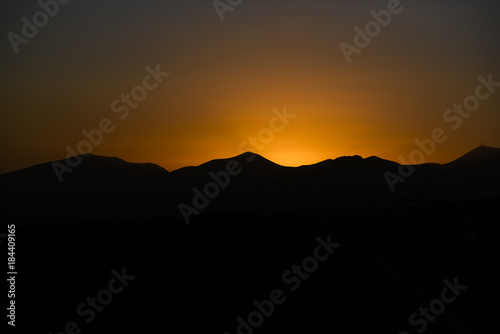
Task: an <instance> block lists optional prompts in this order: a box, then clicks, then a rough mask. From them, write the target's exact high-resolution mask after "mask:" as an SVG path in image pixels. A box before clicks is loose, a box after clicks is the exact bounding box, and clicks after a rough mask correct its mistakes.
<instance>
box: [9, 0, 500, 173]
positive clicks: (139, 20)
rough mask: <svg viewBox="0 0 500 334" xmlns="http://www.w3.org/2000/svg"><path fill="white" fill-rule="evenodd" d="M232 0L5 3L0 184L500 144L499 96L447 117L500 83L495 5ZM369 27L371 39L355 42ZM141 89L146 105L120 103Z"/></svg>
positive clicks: (442, 156) (440, 157) (454, 151)
mask: <svg viewBox="0 0 500 334" xmlns="http://www.w3.org/2000/svg"><path fill="white" fill-rule="evenodd" d="M61 2H64V1H62V0H61ZM231 2H232V3H233V4H235V6H230V5H228V3H229V2H228V1H227V0H222V1H219V2H218V4H219V5H218V6H219V7H218V8H219V9H216V7H215V5H214V1H213V0H203V1H202V0H190V1H180V0H175V1H166V0H163V1H160V0H142V1H131V0H120V1H118V0H107V1H103V0H101V1H97V0H86V1H82V0H80V1H79V0H72V1H69V2H68V3H66V4H58V7H59V8H55V6H54V3H55V2H54V0H42V1H41V3H42V4H44V3H47V4H48V5H47V6H48V7H47V6H45V7H47V8H49V9H48V10H47V11H49V12H51V16H49V15H45V16H44V14H40V13H38V14H37V12H39V11H41V10H42V8H41V6H40V4H39V3H38V2H37V1H22V2H20V1H16V0H6V1H4V3H3V9H2V12H1V14H0V27H1V32H2V33H3V36H4V37H3V39H2V42H1V43H0V57H1V65H0V66H1V68H2V76H1V78H0V88H1V93H0V97H1V99H2V108H1V111H0V133H1V141H0V154H1V157H2V158H1V159H0V173H6V172H10V171H14V170H17V169H21V168H26V167H29V166H31V165H34V164H38V163H44V162H49V161H53V160H59V159H64V158H66V157H67V156H68V154H69V155H71V153H68V152H75V154H78V148H80V149H81V150H82V152H80V153H83V151H89V152H91V153H93V154H97V155H103V156H115V157H119V158H121V159H124V160H126V161H130V162H153V163H156V164H159V165H160V166H162V167H164V168H165V169H167V170H170V171H171V170H174V169H177V168H180V167H183V166H189V165H199V164H202V163H204V162H206V161H209V160H212V159H216V158H229V157H233V156H236V155H238V154H240V153H242V152H241V151H242V148H243V149H244V150H252V151H254V152H256V153H259V154H261V155H262V156H264V157H266V158H268V159H270V160H272V161H274V162H276V163H279V164H281V165H286V166H298V165H304V164H312V163H316V162H319V161H322V160H326V159H330V158H332V159H333V158H336V157H338V156H345V155H361V156H363V157H368V156H372V155H376V156H379V157H381V158H384V159H389V160H393V161H397V162H401V161H399V160H398V159H400V157H404V158H409V157H410V156H411V154H412V152H414V151H415V150H423V149H421V148H419V147H418V146H417V144H416V143H415V140H420V141H424V142H426V140H427V143H428V146H427V149H428V151H427V153H429V154H427V153H426V154H425V162H439V163H446V162H449V161H451V160H453V159H455V158H458V157H459V156H461V155H463V154H465V153H466V152H468V151H470V150H472V149H473V148H475V147H477V146H479V145H480V144H485V145H487V146H493V147H500V131H498V130H499V125H500V112H499V111H500V87H498V88H496V90H495V88H494V87H490V88H491V89H492V91H489V90H488V89H487V88H486V87H484V85H483V87H482V88H479V92H480V94H481V96H482V97H483V98H482V99H481V100H479V99H478V98H475V99H474V98H472V99H468V100H467V101H468V102H469V103H471V107H470V108H472V109H473V111H471V112H467V113H466V115H467V117H465V116H462V115H464V114H459V113H458V112H455V111H453V112H449V113H447V110H448V109H449V108H453V106H454V105H455V104H462V103H464V100H466V99H467V97H469V96H475V94H477V89H478V85H480V84H481V82H480V81H479V80H478V77H480V76H482V77H483V78H484V79H485V80H488V76H490V79H491V80H490V81H494V82H500V63H499V61H498V59H500V43H499V39H498V33H499V32H500V21H499V20H498V13H499V9H500V4H499V3H498V2H496V1H489V0H488V1H485V0H470V1H469V0H467V1H466V0H462V1H460V0H453V1H451V0H443V1H430V0H413V1H410V0H402V1H400V2H399V4H398V1H396V0H391V1H378V0H376V1H374V0H370V1H368V0H363V1H347V0H339V1H333V0H330V1H327V0H303V1H297V0H287V1H284V0H280V1H278V0H252V1H250V0H247V1H240V2H239V1H236V0H233V1H231ZM238 3H239V4H238ZM216 4H217V3H216ZM223 6H229V7H225V8H226V10H224V11H223V10H222V9H220V8H223ZM228 8H229V9H230V10H228ZM388 8H390V9H391V11H389V9H388ZM56 9H57V10H56ZM372 11H375V12H376V13H382V14H379V15H380V17H381V18H382V19H384V18H385V21H384V25H385V26H382V25H381V24H380V23H377V24H373V23H372V24H370V22H371V21H374V20H375V18H374V16H373V14H372ZM380 11H383V12H380ZM383 13H389V14H390V22H388V18H387V16H384V15H383ZM23 17H25V18H26V19H25V21H23ZM221 17H222V18H223V21H222V20H221ZM34 20H35V21H36V22H38V25H39V27H38V28H37V27H36V26H35V28H36V29H37V30H38V31H37V32H36V34H35V33H34V32H33V31H32V30H30V29H29V27H28V24H33V22H34ZM26 22H28V23H26ZM367 24H368V27H369V29H372V30H371V31H370V30H369V31H370V35H371V37H370V36H369V35H367V36H365V38H368V39H369V43H366V39H364V40H363V38H362V37H359V36H358V39H357V41H358V42H359V43H358V44H356V41H355V37H356V35H357V34H358V33H357V32H356V31H355V28H356V27H358V28H359V29H360V30H361V31H362V33H364V34H366V28H367ZM23 25H26V27H24V29H23ZM377 27H378V28H377ZM23 34H24V35H23ZM30 34H31V35H30ZM13 36H14V37H13ZM342 43H344V44H342ZM363 43H364V44H363ZM347 44H348V45H350V48H349V50H353V49H354V48H356V52H352V53H351V54H349V55H348V56H346V52H345V50H346V49H345V48H344V49H343V48H342V47H341V45H344V46H345V45H347ZM348 60H349V61H348ZM155 71H156V73H157V74H156V77H157V79H155V78H154V77H153V76H152V75H151V74H150V73H154V72H155ZM158 73H160V74H158ZM166 73H168V75H167V74H166ZM148 75H149V77H148V78H147V79H145V77H146V76H148ZM146 86H147V87H149V88H148V89H146V88H145V87H146ZM132 92H135V96H136V97H137V98H138V99H139V100H140V101H139V100H137V101H133V100H129V103H130V104H127V102H124V101H125V100H121V99H122V98H123V96H124V95H122V94H128V95H129V96H130V95H133V94H131V93H132ZM117 99H118V101H117ZM132 99H133V97H132ZM477 101H479V103H478V104H479V105H478V106H477V105H474V103H475V102H477ZM114 102H116V103H114ZM113 103H114V107H113ZM132 106H133V107H132ZM284 112H286V113H287V114H288V115H289V116H288V117H289V118H286V117H285V119H284V120H281V123H280V119H279V118H278V119H277V120H275V119H274V118H276V117H277V116H276V115H277V114H281V115H283V113H284ZM292 116H293V117H292ZM282 118H283V117H282ZM445 118H447V120H445ZM102 124H104V126H103V125H102ZM271 124H273V125H271ZM437 128H440V129H442V130H443V133H444V135H442V136H441V140H440V142H439V143H438V142H436V141H434V140H432V139H429V138H433V137H432V133H433V131H434V130H435V129H437ZM102 129H104V130H105V131H106V132H104V130H102ZM83 131H87V132H88V133H93V134H94V137H93V140H94V143H91V142H90V141H89V140H88V139H87V137H86V136H85V135H84V133H83ZM98 132H100V133H102V138H101V135H99V134H98ZM443 136H446V140H442V139H443V138H442V137H443ZM249 137H250V139H249ZM252 138H253V139H252ZM85 140H87V142H89V143H90V145H87V146H86V145H84V144H82V142H83V141H85ZM429 140H432V141H433V143H434V144H429ZM252 142H253V143H254V144H251V143H252ZM242 143H243V144H242ZM255 143H256V144H255ZM68 148H69V149H68ZM73 150H74V151H73Z"/></svg>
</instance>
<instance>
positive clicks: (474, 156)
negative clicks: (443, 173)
mask: <svg viewBox="0 0 500 334" xmlns="http://www.w3.org/2000/svg"><path fill="white" fill-rule="evenodd" d="M489 160H500V148H496V147H489V146H483V145H482V146H478V147H476V148H475V149H473V150H472V151H470V152H468V153H466V154H464V155H463V156H461V157H460V158H458V159H456V160H454V161H452V162H450V163H449V164H450V165H451V164H452V165H458V164H470V163H481V162H486V161H489Z"/></svg>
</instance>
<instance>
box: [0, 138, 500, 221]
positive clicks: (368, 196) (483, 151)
mask: <svg viewBox="0 0 500 334" xmlns="http://www.w3.org/2000/svg"><path fill="white" fill-rule="evenodd" d="M79 158H81V164H80V165H78V166H77V167H75V168H74V170H73V171H72V172H71V173H65V174H64V176H63V177H64V182H62V183H59V182H58V179H57V177H56V175H55V172H54V169H53V167H52V163H45V164H40V165H36V166H33V167H30V168H26V169H23V170H19V171H16V172H12V173H7V174H3V175H0V191H1V193H2V194H3V195H4V197H6V198H7V200H6V201H7V203H10V204H11V205H12V206H13V207H16V208H19V207H20V206H22V207H23V208H24V210H28V211H29V210H31V209H38V210H42V209H43V210H49V211H50V210H59V209H68V208H72V209H87V210H88V209H92V208H101V209H102V208H106V207H107V208H110V207H114V208H116V210H117V211H119V210H122V209H123V208H127V209H126V210H130V209H131V208H135V209H136V210H138V212H139V213H138V214H139V215H140V212H146V211H147V212H169V213H177V212H178V208H177V206H178V205H179V203H181V202H182V203H186V204H188V205H191V204H192V199H193V196H194V193H193V189H194V188H197V189H199V190H200V191H201V192H203V191H204V186H205V185H206V184H207V183H210V182H214V180H213V177H212V176H210V172H213V173H215V174H218V173H220V172H221V171H225V170H226V166H227V164H228V162H229V161H236V162H237V163H238V166H239V168H241V170H242V172H241V173H240V174H239V175H236V176H232V177H231V180H230V182H229V185H228V186H227V187H225V188H224V189H221V191H220V192H219V195H218V196H217V197H216V198H214V199H213V200H211V201H210V205H209V206H208V207H207V210H209V211H211V210H214V211H258V210H260V208H261V205H263V206H264V209H265V210H270V211H273V210H297V209H329V208H341V207H352V206H358V207H367V206H370V205H373V203H378V204H380V205H388V204H389V203H393V202H395V201H396V202H397V201H400V200H402V199H405V198H406V199H419V200H422V199H427V200H446V199H466V200H473V199H479V198H495V197H498V196H499V195H500V193H499V192H500V190H499V189H500V187H499V185H500V176H499V175H498V170H499V167H500V149H498V148H491V147H483V146H482V147H478V148H476V149H474V150H472V151H471V152H469V153H467V154H465V155H464V156H462V157H460V158H458V159H457V160H455V161H453V162H450V163H447V164H443V165H441V164H435V163H432V164H430V163H429V164H422V165H418V166H414V167H415V172H414V173H413V174H412V175H411V176H410V177H408V178H406V180H405V182H403V183H400V184H398V185H397V187H396V191H395V192H391V191H390V188H389V186H388V184H387V181H386V178H385V177H384V173H385V172H387V171H389V172H391V173H394V174H397V173H398V166H399V165H398V164H397V163H395V162H392V161H388V160H384V159H380V158H378V157H375V156H372V157H368V158H365V159H363V158H362V157H360V156H347V157H339V158H337V159H334V160H332V159H329V160H325V161H322V162H319V163H316V164H312V165H305V166H300V167H284V166H281V165H278V164H275V163H274V162H272V161H269V160H267V159H265V158H264V157H262V156H260V155H258V154H252V153H244V154H241V155H239V156H236V157H233V158H229V159H217V160H212V161H209V162H206V163H204V164H202V165H199V166H196V167H195V166H191V167H184V168H180V169H177V170H174V171H172V172H168V171H166V170H165V169H163V168H161V167H160V166H158V165H154V164H137V163H129V162H126V161H124V160H121V159H118V158H111V157H102V156H96V155H92V154H88V155H83V156H80V157H77V158H73V159H79ZM58 163H61V164H65V160H60V161H58ZM20 199H22V201H20ZM21 202H22V204H19V203H21ZM126 210H125V211H126Z"/></svg>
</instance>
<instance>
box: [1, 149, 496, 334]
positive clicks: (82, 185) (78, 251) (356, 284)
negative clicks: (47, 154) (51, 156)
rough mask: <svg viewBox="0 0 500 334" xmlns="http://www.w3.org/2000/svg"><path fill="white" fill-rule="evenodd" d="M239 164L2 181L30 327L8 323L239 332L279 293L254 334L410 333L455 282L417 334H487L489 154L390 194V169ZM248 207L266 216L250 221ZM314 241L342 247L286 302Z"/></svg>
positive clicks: (41, 171) (491, 272) (98, 164)
mask: <svg viewBox="0 0 500 334" xmlns="http://www.w3.org/2000/svg"><path fill="white" fill-rule="evenodd" d="M252 156H253V155H251V154H249V153H245V154H242V155H239V156H236V157H234V158H229V159H218V160H212V161H209V162H207V163H205V164H202V165H200V166H193V167H185V168H181V169H178V170H174V171H171V172H168V171H166V170H164V169H163V168H161V167H159V166H156V165H153V164H133V163H128V162H125V161H123V160H121V159H117V158H108V157H100V156H95V155H86V156H83V157H81V158H82V163H81V165H80V166H78V167H76V168H75V169H74V171H73V172H72V173H71V174H65V178H64V182H62V183H59V182H58V180H57V177H56V176H55V174H54V171H53V169H52V165H51V163H47V164H41V165H36V166H33V167H30V168H27V169H24V170H20V171H16V172H13V173H7V174H3V175H0V193H1V194H2V195H3V196H2V197H3V201H2V203H3V206H2V214H3V217H2V218H5V221H6V222H9V223H10V222H15V223H16V225H17V227H16V233H17V235H18V236H19V237H17V236H16V241H17V242H18V248H17V249H16V258H17V259H18V261H19V263H21V264H22V270H23V275H20V276H19V283H20V284H19V287H20V288H19V290H20V291H21V292H20V294H19V296H18V298H19V299H18V300H20V301H22V303H20V304H22V305H25V306H24V307H23V312H25V313H28V312H30V314H31V313H32V314H36V315H37V316H38V318H39V319H41V320H39V321H36V322H33V321H32V322H20V324H22V325H24V326H26V327H34V328H35V329H36V330H38V331H39V330H43V331H46V332H52V333H55V332H60V331H63V330H64V326H65V324H66V323H67V322H68V319H74V320H75V321H77V322H78V324H79V325H81V326H82V330H86V331H87V332H89V333H111V332H113V333H114V332H118V331H122V332H125V333H129V332H160V333H162V332H169V331H173V332H179V333H201V332H209V333H225V332H227V333H238V330H237V326H238V320H237V319H238V317H242V318H243V319H248V316H249V314H250V313H251V312H253V311H254V310H256V308H255V307H254V306H255V304H253V303H254V301H258V302H262V301H264V300H268V299H269V298H270V292H271V291H273V290H274V289H280V290H281V291H283V293H284V294H285V295H286V297H287V299H286V301H285V302H284V303H283V304H282V305H279V306H278V305H275V307H274V313H273V314H272V315H271V316H269V317H267V318H266V319H265V321H264V324H263V325H262V326H261V327H259V328H257V329H256V330H255V331H254V332H253V333H276V332H278V333H281V332H285V331H294V330H295V331H300V332H310V333H332V332H339V333H365V332H369V331H373V328H377V329H380V330H381V331H382V330H383V331H384V332H391V333H399V332H401V331H402V330H405V329H409V330H410V332H411V331H412V328H410V326H409V323H408V318H409V316H410V315H411V314H412V313H413V312H417V311H418V309H419V307H420V306H422V307H429V306H428V305H429V304H430V303H431V302H432V300H433V299H434V298H440V293H441V291H442V289H443V288H444V287H445V285H444V283H443V280H444V279H448V280H450V281H451V282H453V280H454V278H456V277H458V282H459V283H460V284H463V285H466V286H468V287H469V288H467V290H466V291H464V292H463V296H460V297H457V299H456V302H454V303H453V307H448V305H447V307H446V310H445V312H443V314H442V315H440V316H439V318H437V319H438V320H436V321H435V322H433V323H429V329H428V330H427V332H428V333H484V332H487V329H489V328H491V326H492V320H491V319H495V312H496V310H495V309H494V308H490V307H489V306H488V305H489V304H488V303H486V299H487V298H488V297H490V296H491V287H494V286H495V284H496V278H497V270H496V268H495V266H492V263H495V261H496V258H495V256H496V254H497V253H498V242H497V238H496V235H497V234H496V233H495V227H496V226H495V224H491V217H497V216H498V199H499V197H498V189H500V187H499V184H500V183H499V182H498V176H497V171H498V169H496V170H495V166H497V167H498V165H497V164H498V161H499V154H498V149H492V148H483V147H481V148H479V149H478V150H474V151H472V152H470V153H468V154H466V155H464V156H463V157H461V158H459V159H457V160H455V161H454V162H451V163H449V164H443V165H440V164H423V165H419V166H415V172H414V173H413V175H412V176H411V177H408V178H407V179H406V181H405V182H404V183H402V184H400V185H398V187H397V189H396V192H394V193H393V192H391V191H390V189H389V187H388V185H387V183H386V180H385V178H384V173H385V172H387V171H391V172H393V173H397V172H398V167H400V166H399V165H398V164H397V163H395V162H392V161H388V160H384V159H380V158H377V157H369V158H362V157H360V156H352V157H340V158H337V159H329V160H325V161H322V162H319V163H317V164H312V165H307V166H300V167H284V166H280V165H277V164H275V163H273V162H271V161H269V160H267V159H265V158H264V157H261V156H259V155H255V156H253V157H254V158H253V160H251V161H249V160H250V158H251V157H252ZM233 160H234V161H237V162H238V164H239V166H240V167H241V173H240V174H239V175H236V176H233V177H231V179H230V183H229V185H228V186H227V187H226V188H224V189H222V190H221V191H220V193H219V196H217V197H215V198H213V199H211V200H210V204H209V205H208V206H207V208H206V209H205V210H203V213H202V214H201V215H199V216H196V217H193V220H192V221H191V224H189V225H187V224H185V222H184V220H183V219H182V217H180V214H179V210H178V207H177V206H178V204H179V203H181V202H184V203H186V204H189V205H191V204H192V199H193V188H197V189H200V190H201V191H203V188H204V186H205V184H206V183H207V182H213V179H212V177H211V176H210V174H211V172H214V173H221V172H222V171H224V170H225V169H226V166H227V164H228V163H229V162H231V161H233ZM59 163H64V160H62V161H59ZM495 198H496V201H491V202H490V199H495ZM443 203H444V204H443ZM261 204H263V206H264V215H261V214H255V213H256V212H258V213H260V212H259V210H260V208H261ZM441 204H442V205H441ZM426 205H428V206H430V208H427V207H426ZM228 211H241V212H228ZM4 231H6V230H4ZM318 237H321V238H322V239H323V240H328V239H329V238H330V237H331V240H332V241H335V242H338V243H339V244H340V245H341V246H340V248H338V249H337V250H336V251H335V252H333V253H332V254H331V256H330V257H329V258H328V259H327V260H325V261H321V262H320V261H318V263H317V264H318V268H317V270H313V271H310V270H308V274H307V277H308V278H307V279H302V280H301V285H300V288H298V289H297V291H292V290H291V289H290V284H289V283H285V282H284V280H283V275H284V273H286V272H287V271H290V270H291V268H292V266H295V265H299V266H302V268H304V269H305V266H306V259H309V260H308V261H310V260H311V259H312V256H316V249H317V248H316V247H317V246H318V241H317V240H318ZM495 249H496V251H495ZM327 254H328V251H327V250H326V249H325V250H323V251H322V252H321V254H320V255H321V256H325V255H327ZM308 263H310V262H308ZM121 268H124V269H123V270H125V272H126V273H127V274H128V275H133V276H134V277H135V278H134V280H132V281H131V282H130V284H129V285H128V286H127V287H126V288H124V289H123V291H121V292H120V294H119V295H117V296H116V298H113V301H112V303H110V304H109V305H106V306H105V309H104V312H100V313H98V314H96V318H95V320H94V321H93V322H91V323H89V324H87V323H85V321H84V318H82V317H75V315H76V314H75V308H76V307H77V305H80V303H82V302H85V301H86V300H88V299H87V298H88V297H91V298H94V297H96V296H100V295H101V294H102V293H101V292H100V291H103V290H102V289H105V288H106V287H107V286H108V280H109V279H111V277H112V276H111V274H110V271H111V270H112V269H115V270H117V271H118V272H120V271H121ZM294 277H298V276H294ZM28 296H29V298H28ZM485 296H486V297H485ZM33 300H41V301H44V303H45V304H44V307H40V304H39V303H33V302H30V301H33ZM381 305H389V306H388V307H381ZM393 305H398V307H396V308H394V307H392V306H393ZM360 316H362V318H363V320H364V321H359V319H360ZM145 319H146V320H145ZM461 328H472V329H474V330H473V331H471V332H468V331H465V330H462V331H461ZM30 329H31V328H30ZM23 332H28V330H25V331H23ZM240 332H245V331H244V330H243V331H240ZM248 332H249V331H248Z"/></svg>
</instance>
